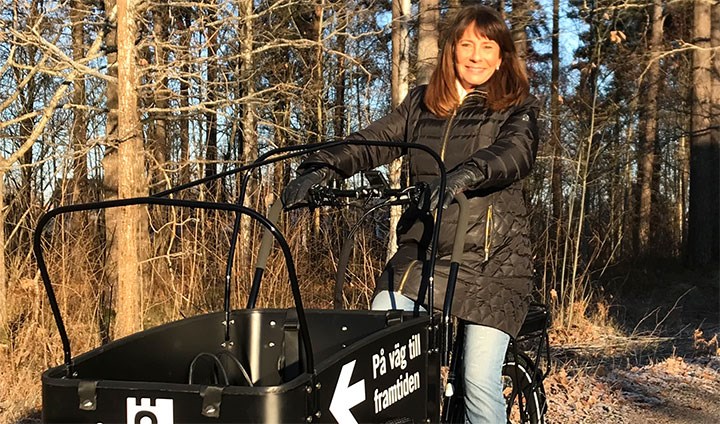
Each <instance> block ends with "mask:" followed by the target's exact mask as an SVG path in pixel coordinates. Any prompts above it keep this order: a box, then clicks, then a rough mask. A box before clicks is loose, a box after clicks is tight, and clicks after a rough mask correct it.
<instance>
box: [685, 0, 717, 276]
mask: <svg viewBox="0 0 720 424" xmlns="http://www.w3.org/2000/svg"><path fill="white" fill-rule="evenodd" d="M711 5H712V1H710V0H696V1H695V2H694V13H693V17H694V22H693V44H695V45H696V46H697V47H698V48H696V49H695V50H693V74H692V75H693V99H692V100H693V101H692V124H691V128H692V129H691V140H690V208H689V209H690V211H689V213H690V217H689V224H688V233H689V234H688V250H687V259H688V261H689V264H691V265H692V266H695V267H705V266H708V265H710V264H711V263H713V262H717V260H718V253H719V252H718V249H719V248H718V245H719V244H720V243H719V241H720V240H719V234H718V233H719V232H718V226H719V225H720V224H719V223H718V219H717V217H718V209H719V208H718V201H720V200H719V199H720V193H718V190H719V188H720V185H719V184H718V179H719V178H718V153H717V152H718V146H717V145H716V144H714V142H715V143H717V140H713V138H712V137H711V131H710V124H711V116H710V115H711V101H712V97H711V94H712V93H711V89H712V74H711V61H712V54H711V51H710V35H711V25H710V22H711V21H710V15H711Z"/></svg>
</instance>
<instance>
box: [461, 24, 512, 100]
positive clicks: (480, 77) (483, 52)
mask: <svg viewBox="0 0 720 424" xmlns="http://www.w3.org/2000/svg"><path fill="white" fill-rule="evenodd" d="M501 62H502V59H501V58H500V46H499V45H498V43H496V42H495V41H493V40H491V39H489V38H486V37H484V36H481V35H479V34H478V33H477V31H476V29H475V24H474V23H473V24H470V25H469V26H468V27H467V28H465V32H463V35H462V37H460V39H459V40H458V41H457V43H456V44H455V72H456V73H457V77H458V80H459V81H460V84H462V86H463V88H465V89H466V90H471V89H473V88H474V87H477V86H478V85H481V84H484V83H485V82H486V81H487V80H489V79H490V77H491V76H492V75H493V74H494V73H495V71H496V70H497V68H498V67H499V66H500V63H501Z"/></svg>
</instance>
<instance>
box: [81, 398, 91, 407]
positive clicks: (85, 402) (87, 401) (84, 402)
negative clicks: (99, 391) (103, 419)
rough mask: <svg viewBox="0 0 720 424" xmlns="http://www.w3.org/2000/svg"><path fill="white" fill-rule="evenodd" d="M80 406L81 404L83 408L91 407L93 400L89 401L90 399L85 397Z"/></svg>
mask: <svg viewBox="0 0 720 424" xmlns="http://www.w3.org/2000/svg"><path fill="white" fill-rule="evenodd" d="M82 406H83V408H85V409H89V408H92V407H93V401H91V400H90V399H87V400H85V401H83V404H82Z"/></svg>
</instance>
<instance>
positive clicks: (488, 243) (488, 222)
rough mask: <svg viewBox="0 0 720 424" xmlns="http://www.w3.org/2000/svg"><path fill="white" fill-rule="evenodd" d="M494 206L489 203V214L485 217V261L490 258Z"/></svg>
mask: <svg viewBox="0 0 720 424" xmlns="http://www.w3.org/2000/svg"><path fill="white" fill-rule="evenodd" d="M492 212H493V207H492V205H488V209H487V215H486V217H485V261H484V262H487V261H488V260H489V259H490V247H491V241H490V235H491V234H490V233H491V230H492V227H493V225H492V220H493V215H492Z"/></svg>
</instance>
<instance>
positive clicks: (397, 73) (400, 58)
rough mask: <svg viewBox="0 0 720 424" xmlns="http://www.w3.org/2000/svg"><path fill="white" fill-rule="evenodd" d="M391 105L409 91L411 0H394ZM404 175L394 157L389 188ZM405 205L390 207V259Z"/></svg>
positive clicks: (403, 97) (398, 183)
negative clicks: (409, 21) (402, 206)
mask: <svg viewBox="0 0 720 424" xmlns="http://www.w3.org/2000/svg"><path fill="white" fill-rule="evenodd" d="M392 16H393V20H392V107H393V108H395V107H397V106H398V105H399V104H400V103H402V101H403V99H405V96H406V95H407V93H408V86H409V77H410V39H409V37H408V20H409V17H410V0H401V1H394V2H392ZM401 174H402V158H399V159H396V160H394V161H393V162H392V163H391V164H390V166H389V167H388V179H389V180H390V187H392V188H399V187H400V177H401ZM401 212H402V208H401V207H400V206H392V207H391V208H390V223H389V233H388V245H387V258H388V259H390V258H391V257H392V255H394V254H395V251H396V250H397V234H396V233H395V230H396V228H397V224H398V221H399V220H400V214H401Z"/></svg>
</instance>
